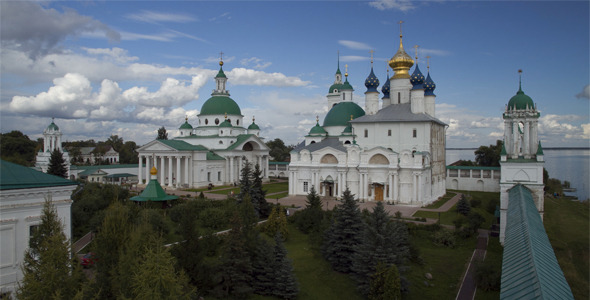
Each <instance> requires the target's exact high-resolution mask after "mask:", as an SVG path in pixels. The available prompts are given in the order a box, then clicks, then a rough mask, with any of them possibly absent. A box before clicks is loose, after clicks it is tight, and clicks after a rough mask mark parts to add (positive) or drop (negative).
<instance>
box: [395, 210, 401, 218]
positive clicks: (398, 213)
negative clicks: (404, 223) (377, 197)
mask: <svg viewBox="0 0 590 300" xmlns="http://www.w3.org/2000/svg"><path fill="white" fill-rule="evenodd" d="M395 217H396V218H397V219H401V218H402V212H401V211H399V210H398V211H396V212H395Z"/></svg>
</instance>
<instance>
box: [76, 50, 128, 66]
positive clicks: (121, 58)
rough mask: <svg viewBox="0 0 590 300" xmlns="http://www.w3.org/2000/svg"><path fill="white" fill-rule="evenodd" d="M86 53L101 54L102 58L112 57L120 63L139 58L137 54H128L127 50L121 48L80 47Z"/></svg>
mask: <svg viewBox="0 0 590 300" xmlns="http://www.w3.org/2000/svg"><path fill="white" fill-rule="evenodd" d="M82 49H83V50H85V51H86V53H88V54H90V55H100V56H103V59H107V60H108V59H112V60H113V61H114V62H115V63H118V64H122V63H129V62H132V61H136V60H138V59H139V57H137V56H128V55H127V50H125V49H121V48H117V47H114V48H110V49H109V48H86V47H82Z"/></svg>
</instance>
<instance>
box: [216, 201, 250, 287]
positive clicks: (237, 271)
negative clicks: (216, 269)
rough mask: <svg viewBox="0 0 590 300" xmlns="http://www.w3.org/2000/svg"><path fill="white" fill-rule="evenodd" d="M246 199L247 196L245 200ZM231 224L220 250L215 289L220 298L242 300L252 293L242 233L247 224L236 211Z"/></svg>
mask: <svg viewBox="0 0 590 300" xmlns="http://www.w3.org/2000/svg"><path fill="white" fill-rule="evenodd" d="M248 198H249V196H248V197H247V198H246V199H248ZM247 202H249V201H247ZM231 224H232V228H231V230H230V231H229V233H228V234H227V240H226V243H225V245H224V248H223V250H222V255H221V278H220V282H219V284H218V286H217V287H216V288H217V289H218V294H219V295H220V296H222V297H231V298H234V299H243V298H246V296H247V295H248V294H250V293H251V292H252V287H251V284H250V283H251V282H252V262H251V259H250V255H249V251H248V246H247V236H246V235H245V233H244V230H245V229H246V228H245V226H244V225H245V224H247V223H244V222H243V221H242V217H241V216H240V213H239V212H237V211H236V212H234V215H233V216H232V218H231ZM246 230H247V229H246Z"/></svg>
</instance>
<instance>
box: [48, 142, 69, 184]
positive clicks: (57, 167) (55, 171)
mask: <svg viewBox="0 0 590 300" xmlns="http://www.w3.org/2000/svg"><path fill="white" fill-rule="evenodd" d="M47 174H51V175H55V176H59V177H63V178H67V177H68V166H67V164H66V160H65V159H64V157H63V154H62V153H61V151H59V149H57V148H55V149H54V150H53V151H51V157H49V166H48V167H47Z"/></svg>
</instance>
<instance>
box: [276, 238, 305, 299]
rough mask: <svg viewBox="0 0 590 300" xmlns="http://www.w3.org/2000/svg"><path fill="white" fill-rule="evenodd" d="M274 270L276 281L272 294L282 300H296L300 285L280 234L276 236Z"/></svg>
mask: <svg viewBox="0 0 590 300" xmlns="http://www.w3.org/2000/svg"><path fill="white" fill-rule="evenodd" d="M273 269H274V278H275V280H276V281H275V286H274V289H273V293H272V294H273V295H274V296H276V297H278V298H281V299H295V298H296V297H297V294H298V293H299V285H298V284H297V279H296V278H295V274H294V270H293V266H292V265H291V261H290V260H289V258H287V249H285V246H284V245H283V237H282V236H281V234H280V233H278V232H277V234H276V236H275V247H274V261H273Z"/></svg>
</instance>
